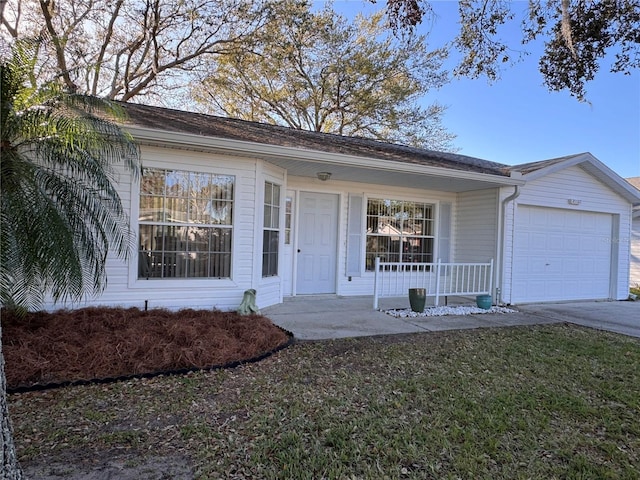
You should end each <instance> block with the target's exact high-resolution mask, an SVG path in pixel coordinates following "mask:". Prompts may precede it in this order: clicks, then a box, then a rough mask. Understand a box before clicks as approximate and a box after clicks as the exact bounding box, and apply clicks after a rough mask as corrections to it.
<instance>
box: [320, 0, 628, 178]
mask: <svg viewBox="0 0 640 480" xmlns="http://www.w3.org/2000/svg"><path fill="white" fill-rule="evenodd" d="M378 2H379V3H378V5H372V4H371V3H370V2H363V1H359V0H337V1H335V2H334V4H333V8H334V9H335V10H336V11H337V12H339V13H341V14H342V15H344V16H346V17H348V18H349V17H351V16H353V15H355V14H356V13H358V12H373V11H375V10H376V9H378V8H381V7H382V5H383V4H384V3H386V2H385V0H378ZM315 3H316V5H320V4H323V3H324V2H321V1H318V2H315ZM433 5H434V10H435V13H436V15H437V18H436V20H435V22H428V23H426V24H423V25H421V26H420V27H419V28H418V32H419V33H422V34H429V39H428V41H429V44H430V45H431V46H432V47H434V48H436V47H439V46H442V45H443V44H444V43H445V42H446V41H448V40H451V39H452V37H453V36H454V35H455V32H457V29H458V26H457V20H458V14H457V2H453V1H437V2H433ZM513 8H514V9H515V10H518V9H519V10H521V11H524V10H525V9H526V8H527V2H513ZM501 37H502V38H503V39H505V40H507V41H510V43H511V44H513V45H514V46H518V45H519V42H520V38H521V31H520V29H519V23H518V22H515V23H514V24H513V25H511V26H509V27H507V28H505V29H504V32H501ZM523 48H525V49H527V50H530V51H532V52H533V53H532V54H531V55H530V56H528V57H526V58H525V59H524V61H522V62H520V63H518V64H516V65H514V66H507V67H505V69H504V71H503V73H502V78H501V79H500V80H498V81H497V82H495V83H493V84H489V83H488V82H487V80H486V79H484V78H481V79H477V80H471V79H467V78H461V79H453V80H452V81H451V82H450V83H449V84H448V85H446V86H444V87H443V88H441V89H439V90H437V91H434V92H430V93H429V95H428V97H426V98H425V102H427V103H432V102H433V101H438V102H439V103H441V104H443V105H446V106H448V109H447V112H446V113H445V116H444V124H445V126H446V127H447V128H448V129H449V130H450V131H451V132H453V133H455V134H457V136H458V137H457V138H456V140H455V142H454V143H455V145H456V146H457V147H458V148H460V151H459V153H461V154H464V155H470V156H474V157H479V158H484V159H487V160H493V161H496V162H501V163H505V164H508V165H514V164H519V163H525V162H532V161H537V160H545V159H549V158H555V157H561V156H564V155H570V154H574V153H581V152H591V153H592V154H593V155H595V156H596V157H597V158H598V159H599V160H600V161H602V162H603V163H605V164H606V165H607V166H608V167H609V168H611V169H612V170H614V171H615V172H616V173H618V174H619V175H621V176H622V177H637V176H640V72H638V71H636V72H634V73H633V74H632V75H630V76H625V75H622V74H613V73H609V71H608V65H610V62H606V63H605V65H604V67H603V68H602V69H601V71H600V72H599V74H598V76H597V77H596V78H595V80H594V81H592V82H590V83H589V84H587V99H588V100H589V102H590V104H587V103H580V102H578V101H577V100H576V99H575V98H574V97H571V96H570V95H569V93H568V92H566V91H562V92H549V91H548V90H547V89H546V88H545V87H544V85H543V82H542V76H541V74H540V73H539V72H538V69H537V66H538V65H537V62H538V58H539V56H540V55H539V52H540V48H541V46H540V45H527V46H525V47H523ZM536 50H537V51H538V54H536V53H535V52H536ZM455 60H456V58H455V53H454V54H453V56H452V58H451V59H450V63H449V65H448V68H449V69H453V66H454V65H455Z"/></svg>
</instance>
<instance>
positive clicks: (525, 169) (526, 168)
mask: <svg viewBox="0 0 640 480" xmlns="http://www.w3.org/2000/svg"><path fill="white" fill-rule="evenodd" d="M579 155H583V154H582V153H578V154H573V155H567V156H565V157H558V158H551V159H549V160H540V161H538V162H530V163H522V164H520V165H515V166H513V167H509V169H510V170H511V171H514V172H520V173H522V174H523V175H526V174H527V173H531V172H535V171H536V170H540V169H541V168H545V167H549V166H551V165H555V164H556V163H561V162H564V161H565V160H568V159H570V158H573V157H577V156H579Z"/></svg>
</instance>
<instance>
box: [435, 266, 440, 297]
mask: <svg viewBox="0 0 640 480" xmlns="http://www.w3.org/2000/svg"><path fill="white" fill-rule="evenodd" d="M435 304H436V307H437V306H438V305H439V304H440V259H438V261H437V262H436V299H435Z"/></svg>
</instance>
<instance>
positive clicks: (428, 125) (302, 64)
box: [191, 0, 454, 150]
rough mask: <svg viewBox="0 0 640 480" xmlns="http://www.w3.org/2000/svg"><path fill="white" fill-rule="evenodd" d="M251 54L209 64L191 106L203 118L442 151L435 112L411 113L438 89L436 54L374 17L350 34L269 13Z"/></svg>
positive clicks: (304, 15)
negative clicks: (196, 107)
mask: <svg viewBox="0 0 640 480" xmlns="http://www.w3.org/2000/svg"><path fill="white" fill-rule="evenodd" d="M279 7H280V8H279V10H277V12H276V13H275V14H274V15H273V17H272V19H271V21H270V22H269V23H267V25H265V27H264V28H263V30H262V31H261V32H259V33H258V34H257V35H256V37H255V39H254V41H253V44H254V45H255V48H254V50H253V51H240V52H237V53H235V54H231V55H225V56H221V57H218V58H217V59H216V61H215V63H213V64H212V66H211V67H210V72H209V73H208V74H206V75H205V76H204V77H203V78H202V80H201V81H200V82H197V83H195V84H194V86H193V87H192V90H191V91H192V96H193V98H194V100H195V101H196V102H198V103H199V104H200V105H201V106H202V108H203V110H205V111H207V112H208V113H215V114H223V115H227V116H230V117H234V118H242V119H245V120H252V121H261V122H267V123H271V124H279V125H286V126H289V127H291V128H295V129H303V130H311V131H316V132H331V133H336V134H341V135H350V136H362V137H368V138H375V139H378V140H382V141H387V142H399V143H405V144H410V145H415V146H422V147H427V148H433V149H441V150H443V149H444V150H447V149H451V140H452V138H454V135H452V134H450V133H448V132H447V131H446V130H445V129H444V127H443V126H442V124H441V117H442V114H443V112H444V107H443V106H441V105H438V104H433V105H431V106H429V107H427V108H423V107H421V106H419V105H418V100H419V99H420V97H421V96H423V95H424V94H425V93H427V92H428V91H429V90H430V89H432V88H437V87H440V86H442V85H443V84H444V83H445V82H446V81H447V78H448V74H447V72H446V71H443V70H442V61H443V59H444V58H445V56H446V54H445V52H444V51H442V50H435V51H431V52H430V51H428V50H427V46H426V39H425V38H424V37H420V36H415V35H406V36H405V38H403V39H398V38H394V37H393V36H390V35H388V34H387V33H386V31H385V30H386V28H385V25H384V24H383V15H382V14H381V13H380V14H377V15H373V16H371V17H369V18H364V17H362V16H359V17H358V18H356V20H355V22H354V23H353V24H349V23H348V22H347V21H346V20H345V19H344V18H343V17H341V16H339V15H337V14H336V13H335V12H334V11H333V10H331V9H330V8H328V7H327V8H325V9H324V10H322V11H320V12H317V13H313V12H311V10H310V4H309V3H308V2H306V1H295V0H294V1H288V2H283V3H281V4H280V5H279Z"/></svg>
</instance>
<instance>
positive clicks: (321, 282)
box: [296, 192, 338, 294]
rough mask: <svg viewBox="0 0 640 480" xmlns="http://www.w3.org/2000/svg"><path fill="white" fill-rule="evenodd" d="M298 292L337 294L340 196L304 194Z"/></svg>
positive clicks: (299, 247) (297, 280)
mask: <svg viewBox="0 0 640 480" xmlns="http://www.w3.org/2000/svg"><path fill="white" fill-rule="evenodd" d="M299 212H300V214H299V226H298V250H297V255H298V270H297V279H296V293H299V294H319V293H336V263H337V262H336V255H337V250H338V195H333V194H327V193H310V192H301V193H300V210H299Z"/></svg>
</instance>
